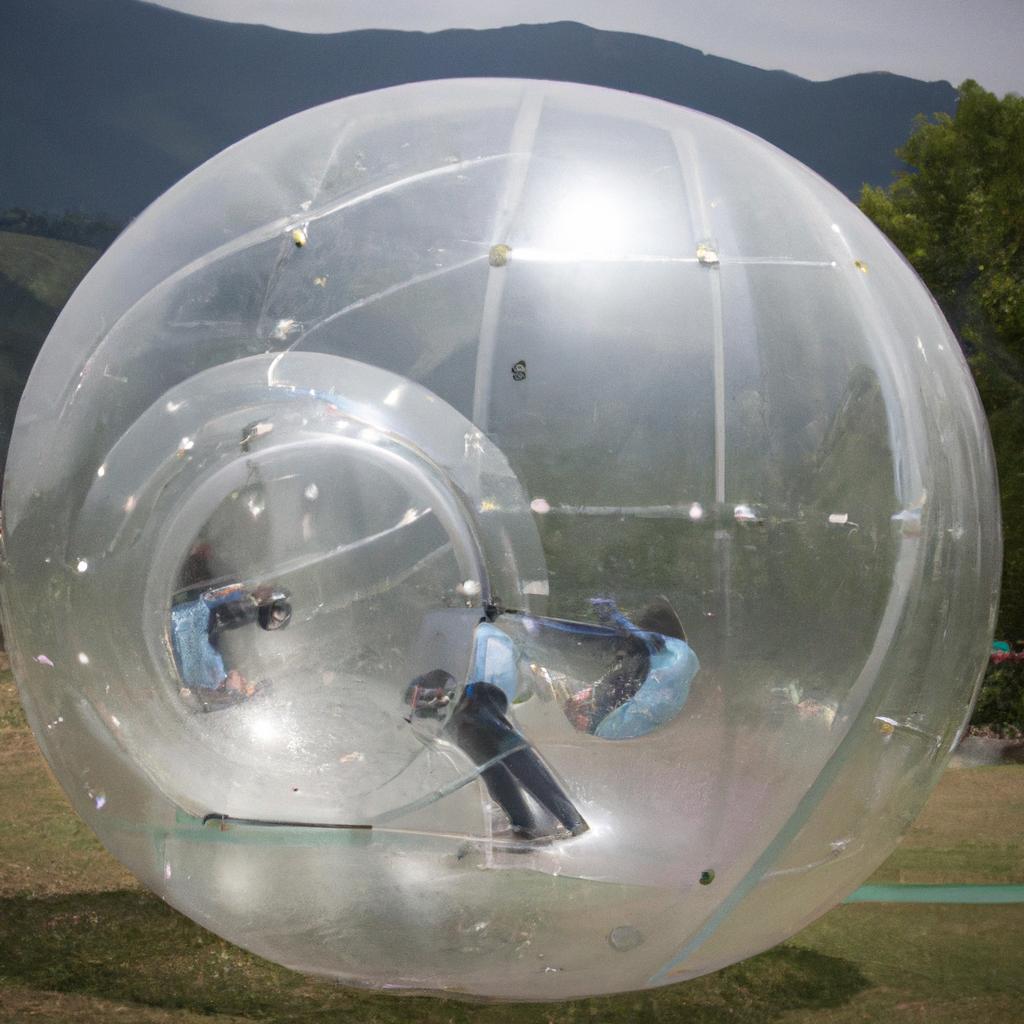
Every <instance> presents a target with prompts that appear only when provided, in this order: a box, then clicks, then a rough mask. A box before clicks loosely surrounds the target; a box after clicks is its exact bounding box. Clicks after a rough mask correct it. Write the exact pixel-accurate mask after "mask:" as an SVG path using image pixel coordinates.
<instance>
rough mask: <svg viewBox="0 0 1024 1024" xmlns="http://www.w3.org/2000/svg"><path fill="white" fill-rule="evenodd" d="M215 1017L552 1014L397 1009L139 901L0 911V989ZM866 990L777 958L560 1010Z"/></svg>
mask: <svg viewBox="0 0 1024 1024" xmlns="http://www.w3.org/2000/svg"><path fill="white" fill-rule="evenodd" d="M3 985H18V986H23V987H27V988H31V989H37V990H43V991H59V992H65V993H76V994H82V995H92V996H102V997H103V998H105V999H109V1000H114V1001H119V1002H123V1003H130V1004H135V1005H144V1006H151V1007H160V1008H163V1009H181V1010H186V1009H187V1010H190V1011H192V1012H193V1013H211V1014H212V1013H218V1014H228V1015H232V1016H235V1017H241V1018H248V1019H252V1020H257V1021H282V1022H290V1021H304V1022H306V1021H313V1022H325V1021H328V1020H341V1019H344V1020H345V1021H354V1022H359V1021H370V1020H372V1021H374V1022H375V1024H390V1022H395V1024H398V1022H402V1024H405V1022H408V1021H410V1020H413V1019H415V1020H418V1021H427V1022H437V1024H440V1022H442V1021H444V1022H446V1024H447V1022H450V1024H463V1022H466V1024H468V1022H470V1021H474V1022H477V1021H482V1022H490V1021H493V1022H495V1024H497V1022H499V1021H500V1022H502V1024H505V1022H532V1021H537V1022H538V1024H539V1022H547V1021H549V1020H550V1019H551V1017H552V1007H551V1005H550V1004H548V1005H547V1006H544V1005H537V1004H533V1005H530V1004H516V1005H507V1004H505V1005H487V1004H469V1003H462V1002H455V1001H452V1000H449V999H434V998H426V997H407V998H399V997H395V996H390V995H384V994H378V993H370V992H362V991H360V990H357V989H349V988H343V987H341V986H339V985H336V984H333V983H331V982H329V981H324V980H320V979H314V978H309V977H306V976H304V975H300V974H296V973H294V972H292V971H288V970H285V969H284V968H282V967H277V966H275V965H274V964H271V963H268V962H267V961H265V960H261V959H260V958H258V957H255V956H252V955H250V954H248V953H245V952H244V951H243V950H241V949H238V948H237V947H235V946H232V945H231V944H230V943H227V942H224V941H222V940H221V939H218V938H216V937H215V936H213V935H211V934H210V933H209V932H207V931H204V930H203V929H202V928H200V927H198V926H197V925H195V924H193V923H191V922H190V921H189V920H188V919H187V918H185V917H183V916H181V915H180V914H178V913H176V912H175V911H174V910H172V909H170V908H169V907H168V906H167V905H166V904H164V903H162V902H161V901H160V900H158V899H157V898H156V897H154V896H151V895H149V894H147V893H140V892H126V891H118V892H103V893H91V894H81V893H75V894H70V895H67V896H56V897H47V898H33V897H28V896H25V897H14V898H10V899H5V900H0V986H3ZM868 985H869V982H868V981H867V979H866V978H865V977H864V976H863V975H862V974H861V973H860V971H859V970H858V969H857V968H856V967H855V966H854V965H853V964H852V963H850V962H849V961H846V960H843V959H840V958H837V957H830V956H826V955H823V954H821V953H817V952H813V951H810V950H804V949H796V948H794V947H789V946H780V947H778V948H776V949H774V950H771V951H769V952H768V953H764V954H762V955H761V956H758V957H755V958H753V959H752V960H748V961H746V962H744V963H742V964H737V965H735V966H733V967H730V968H727V969H726V970H724V971H720V972H718V973H717V974H713V975H709V976H707V977H704V978H698V979H697V980H696V981H691V982H688V983H686V984H683V985H676V986H673V987H671V988H666V989H659V990H656V991H652V992H645V993H636V994H627V995H622V996H613V997H606V998H596V999H585V1000H577V1001H575V1002H571V1003H563V1004H559V1006H558V1009H557V1010H556V1011H554V1015H555V1016H556V1017H557V1018H558V1019H560V1020H564V1021H577V1020H578V1021H602V1022H604V1021H607V1022H623V1024H625V1022H627V1021H628V1022H636V1024H648V1022H667V1021H676V1020H679V1019H683V1018H685V1020H686V1021H687V1022H688V1024H690V1022H692V1024H712V1022H717V1021H726V1020H728V1021H730V1022H731V1024H747V1022H750V1024H755V1022H757V1024H763V1022H765V1021H770V1020H773V1019H775V1018H777V1017H778V1016H779V1015H780V1014H781V1013H783V1012H784V1011H786V1010H791V1009H814V1008H829V1007H838V1006H842V1005H843V1004H845V1003H846V1002H848V1001H849V1000H850V999H851V998H853V996H855V995H856V994H857V993H858V992H860V991H862V990H863V989H865V988H866V987H868Z"/></svg>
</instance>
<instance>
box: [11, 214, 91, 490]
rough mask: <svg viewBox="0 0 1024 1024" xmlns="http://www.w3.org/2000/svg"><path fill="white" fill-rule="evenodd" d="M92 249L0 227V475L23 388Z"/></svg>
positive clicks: (88, 260) (86, 263) (88, 259)
mask: <svg viewBox="0 0 1024 1024" xmlns="http://www.w3.org/2000/svg"><path fill="white" fill-rule="evenodd" d="M99 255H100V254H99V252H98V250H96V249H89V248H86V247H85V246H84V245H74V244H72V243H71V242H57V241H54V240H53V239H50V238H37V237H34V236H31V235H18V234H12V233H11V232H7V231H0V311H2V313H0V477H2V475H3V466H4V462H5V460H6V457H7V445H8V443H9V441H10V436H11V426H12V425H13V423H14V414H15V411H16V410H17V407H18V400H19V398H20V397H21V391H22V388H23V387H24V386H25V381H26V380H27V379H28V374H29V371H30V370H31V369H32V363H33V362H34V361H35V358H36V355H37V354H38V352H39V348H40V346H41V345H42V343H43V339H44V338H45V337H46V335H47V334H48V333H49V331H50V328H51V327H52V326H53V322H54V320H56V319H57V314H58V313H60V311H61V309H62V308H63V306H64V303H65V302H67V300H68V297H69V296H70V295H71V293H72V292H73V291H74V290H75V288H76V287H77V285H78V282H79V281H81V279H82V278H83V277H85V275H86V273H87V272H88V270H89V268H90V267H91V266H92V265H93V263H95V262H96V260H97V259H99Z"/></svg>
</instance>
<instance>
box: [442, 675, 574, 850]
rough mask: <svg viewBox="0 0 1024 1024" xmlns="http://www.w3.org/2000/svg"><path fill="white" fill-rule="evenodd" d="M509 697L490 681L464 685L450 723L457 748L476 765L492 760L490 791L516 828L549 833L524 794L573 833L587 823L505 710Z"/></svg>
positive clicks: (527, 833) (534, 834)
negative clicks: (540, 822) (538, 820)
mask: <svg viewBox="0 0 1024 1024" xmlns="http://www.w3.org/2000/svg"><path fill="white" fill-rule="evenodd" d="M507 708H508V698H507V697H506V696H505V693H504V691H503V690H501V689H500V688H499V687H497V686H494V685H492V684H491V683H472V684H470V685H469V686H467V687H466V689H465V691H464V692H463V695H462V697H461V699H460V700H459V703H458V704H457V705H456V707H455V710H454V711H453V712H452V717H451V719H450V721H449V723H448V727H449V729H451V730H452V731H453V732H454V735H455V741H456V743H458V745H459V747H461V749H462V750H464V751H465V752H466V753H467V754H468V755H469V757H471V758H472V759H473V761H474V763H475V764H478V765H483V764H487V763H488V762H489V761H494V759H495V758H500V760H497V761H494V763H493V764H491V765H489V766H488V767H487V768H484V769H483V771H482V772H481V773H480V775H481V778H483V780H484V784H485V785H486V786H487V791H488V792H489V793H490V794H491V796H492V797H493V799H494V800H495V802H496V803H498V804H499V805H500V806H501V808H502V810H504V812H505V813H506V814H507V815H508V817H509V821H510V822H511V823H512V828H513V830H514V831H515V832H517V833H519V834H522V835H525V836H529V837H537V836H540V835H543V834H545V829H543V828H542V827H541V826H540V825H539V824H538V822H537V818H536V815H535V814H534V812H533V809H532V808H531V806H530V804H529V802H528V801H527V799H526V795H525V794H526V793H529V795H530V796H531V797H533V799H534V800H535V801H536V802H537V804H539V805H540V806H541V807H542V808H543V809H544V810H546V811H547V812H548V813H549V814H550V815H551V816H552V817H553V818H555V819H556V820H557V821H558V822H560V823H561V824H562V826H563V827H564V828H565V829H566V830H567V831H568V832H570V833H571V834H572V835H574V836H578V835H580V834H581V833H583V832H586V831H587V829H588V828H589V826H588V825H587V823H586V822H585V821H584V820H583V816H582V815H581V814H580V812H579V811H578V810H577V809H576V807H575V806H574V804H573V802H572V801H571V800H570V799H569V797H568V796H567V795H566V793H565V791H564V790H563V789H562V787H561V786H560V785H559V784H558V780H557V779H556V778H555V777H554V775H552V774H551V771H550V769H549V768H548V766H547V765H546V764H545V763H544V762H543V760H541V757H540V755H539V754H538V753H537V752H536V751H535V750H534V749H533V747H531V746H530V745H529V743H528V742H527V740H526V739H525V738H524V737H523V735H522V734H521V733H520V732H519V731H518V730H517V729H516V727H515V726H514V725H513V724H512V722H511V721H509V719H508V717H507V716H506V714H505V711H506V710H507Z"/></svg>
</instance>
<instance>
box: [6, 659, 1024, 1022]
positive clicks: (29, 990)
mask: <svg viewBox="0 0 1024 1024" xmlns="http://www.w3.org/2000/svg"><path fill="white" fill-rule="evenodd" d="M5 667H6V666H5V664H4V665H0V1022H7V1021H9V1022H14V1021H18V1022H22V1021H38V1022H61V1024H94V1022H99V1021H130V1022H139V1024H151V1022H152V1024H164V1022H167V1024H171V1022H174V1024H196V1022H199V1021H204V1022H209V1021H210V1020H211V1018H212V1016H213V1015H216V1017H215V1019H216V1021H217V1022H218V1024H235V1022H238V1024H241V1022H249V1021H281V1022H300V1021H301V1022H313V1024H316V1022H326V1021H346V1022H347V1021H352V1022H357V1024H370V1022H372V1024H390V1022H407V1021H427V1022H431V1024H462V1022H468V1021H473V1022H481V1024H491V1022H493V1024H505V1022H509V1024H518V1022H524V1024H525V1022H536V1024H548V1022H554V1021H559V1022H562V1021H573V1022H576V1021H578V1022H604V1021H607V1022H621V1024H627V1022H631V1024H632V1022H635V1024H645V1022H676V1021H679V1022H687V1024H690V1022H692V1024H711V1022H718V1021H729V1022H733V1024H748V1022H749V1024H765V1022H779V1024H801V1022H810V1021H814V1022H834V1024H848V1022H849V1024H853V1022H862V1021H886V1022H888V1021H892V1020H896V1021H907V1022H917V1021H928V1022H929V1024H932V1022H935V1024H946V1022H949V1024H952V1022H960V1021H965V1022H971V1024H980V1022H985V1024H989V1022H995V1024H1001V1022H1011V1021H1014V1022H1017V1021H1022V1020H1024V952H1022V950H1024V905H1022V904H1017V905H1011V906H956V905H939V906H918V905H907V906H904V905H887V904H858V905H851V906H842V907H839V908H837V909H836V910H833V911H832V912H831V913H829V914H827V915H826V916H825V917H824V918H822V919H821V920H820V921H818V922H817V923H816V924H814V925H812V926H811V927H810V928H808V929H806V930H805V931H803V932H801V933H800V934H799V935H797V936H795V937H794V938H793V939H791V940H790V941H789V942H787V943H784V944H783V945H781V946H778V947H776V948H775V949H773V950H770V951H769V952H767V953H764V954H762V955H761V956H758V957H755V958H753V959H751V960H748V961H746V962H744V963H741V964H737V965H735V966H733V967H730V968H727V969H726V970H723V971H719V972H718V973H717V974H713V975H709V976H707V977H704V978H699V979H697V980H696V981H692V982H688V983H685V984H682V985H676V986H673V987H669V988H664V989H659V990H656V991H653V992H647V993H642V994H637V995H625V996H617V997H613V998H602V999H588V1000H579V1001H576V1002H571V1003H561V1004H548V1005H536V1004H534V1005H512V1006H509V1005H475V1004H468V1003H460V1002H453V1001H450V1000H445V999H430V998H422V997H415V998H412V997H404V998H403V997H396V996H389V995H371V994H366V993H362V992H358V991H354V990H351V989H345V988H341V987H339V986H337V985H334V984H331V983H329V982H325V981H322V980H318V979H310V978H306V977H304V976H302V975H298V974H294V973H292V972H290V971H286V970H284V969H283V968H280V967H276V966H274V965H273V964H269V963H267V962H266V961H263V960H260V959H258V958H257V957H254V956H251V955H250V954H248V953H244V952H242V951H241V950H239V949H237V948H235V947H234V946H231V945H230V944H228V943H226V942H223V941H222V940H220V939H218V938H216V937H215V936H213V935H211V934H210V933H209V932H206V931H204V930H203V929H201V928H199V927H198V926H197V925H194V924H192V923H191V922H190V921H188V920H187V919H186V918H184V917H182V916H181V915H179V914H177V913H176V912H175V911H173V910H171V909H170V908H169V907H167V906H166V905H165V904H164V903H162V902H161V901H160V900H159V899H157V898H156V897H154V896H152V895H150V894H149V893H147V892H146V891H145V890H143V889H141V888H140V887H139V886H138V885H137V883H135V881H134V880H133V878H132V877H131V876H130V875H129V874H127V873H126V872H125V871H124V870H123V869H122V868H121V867H120V866H119V865H118V864H117V863H116V862H115V861H114V860H113V859H112V858H111V857H110V856H109V855H108V854H106V853H105V852H104V851H103V849H102V848H101V847H100V845H99V844H98V842H97V841H96V840H95V839H94V838H93V836H92V833H91V832H89V831H88V830H87V829H86V828H85V826H84V825H82V824H81V823H80V822H79V820H78V818H77V817H76V816H75V815H74V814H73V813H72V812H71V810H70V809H69V808H68V806H67V803H66V801H65V800H64V797H63V795H62V794H61V792H60V790H59V789H58V788H57V786H56V785H55V783H54V782H53V781H52V779H51V778H50V776H49V774H48V772H47V770H46V767H45V765H44V764H43V761H42V758H41V757H40V755H39V753H38V750H37V748H36V745H35V742H34V740H33V739H32V736H31V734H30V732H29V731H28V729H27V727H26V726H25V723H24V719H23V717H22V715H21V710H20V706H19V705H18V700H17V695H16V693H15V689H14V685H13V683H12V681H11V677H10V674H9V673H8V672H6V671H3V668H5ZM872 881H873V882H894V881H903V882H1013V883H1024V766H1005V767H1004V766H1001V767H991V768H962V769H956V770H951V771H949V772H947V773H946V776H945V777H944V779H943V780H942V783H941V784H940V785H939V787H938V789H937V790H936V792H935V794H934V795H933V797H932V799H931V801H930V802H929V804H928V806H927V807H926V809H925V811H924V813H923V814H922V815H921V817H920V819H919V820H918V822H917V824H916V825H915V826H914V828H913V830H912V831H911V832H910V834H909V835H908V836H907V838H906V839H905V840H904V842H903V844H902V845H901V846H900V848H899V849H898V850H897V851H896V852H895V853H894V854H893V856H892V857H891V858H890V859H889V860H888V861H887V862H886V864H884V865H883V866H882V867H881V868H880V869H879V871H878V872H877V874H876V875H875V877H874V878H873V879H872Z"/></svg>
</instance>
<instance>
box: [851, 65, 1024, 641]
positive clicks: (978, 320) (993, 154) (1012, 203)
mask: <svg viewBox="0 0 1024 1024" xmlns="http://www.w3.org/2000/svg"><path fill="white" fill-rule="evenodd" d="M959 92H960V98H959V102H958V104H957V109H956V114H955V115H954V116H952V117H950V116H949V115H948V114H938V115H936V117H935V118H934V119H932V120H929V119H927V118H925V117H919V118H918V120H917V122H916V123H915V126H914V129H913V132H912V133H911V135H910V138H909V139H908V140H907V142H906V144H905V145H904V146H903V147H902V148H901V149H899V150H897V151H896V152H897V155H898V156H899V157H900V158H901V159H902V160H903V161H904V162H905V163H906V164H908V165H909V169H908V170H906V171H905V172H902V173H901V174H899V175H898V176H897V178H896V180H895V181H894V182H893V184H892V185H891V186H890V187H889V188H884V189H883V188H872V187H870V186H865V187H864V190H863V192H862V193H861V199H860V207H861V209H862V210H863V211H864V212H865V213H866V214H867V215H868V216H869V217H870V218H871V219H872V220H873V221H874V222H875V223H876V224H877V225H878V226H879V227H880V228H881V229H882V230H883V231H884V232H885V233H886V234H887V235H888V236H889V238H891V239H892V241H893V242H894V243H895V244H896V245H897V246H898V247H899V248H900V249H901V250H902V251H903V253H904V255H906V257H907V258H908V259H909V260H910V262H911V263H912V264H913V265H914V267H915V268H916V269H917V271H918V273H919V274H920V275H921V276H922V278H924V281H925V283H926V284H927V285H928V287H929V288H930V289H931V290H932V293H933V294H934V295H935V297H936V299H937V300H938V301H939V304H940V306H942V309H943V311H944V312H945V314H946V317H947V318H948V319H949V321H950V324H951V325H952V327H953V330H954V331H955V332H956V334H957V337H958V338H959V340H960V344H961V346H962V347H963V350H964V353H965V354H966V356H967V359H968V362H969V363H970V366H971V370H972V372H973V373H974V379H975V382H976V383H977V385H978V390H979V392H980V393H981V398H982V402H983V403H984V405H985V410H986V412H987V414H988V418H989V427H990V429H991V431H992V441H993V444H994V447H995V451H996V463H997V466H998V469H999V478H1000V492H1001V498H1002V509H1003V538H1004V545H1005V554H1004V566H1003V589H1002V602H1001V608H1000V621H999V627H998V633H999V634H1000V635H1003V636H1008V637H1011V638H1012V639H1020V638H1024V98H1022V97H1020V96H1017V95H1015V94H1013V93H1011V94H1009V95H1007V96H1005V97H1003V99H999V98H998V97H997V96H994V95H993V94H992V93H990V92H987V91H986V90H985V89H983V88H982V87H981V86H980V85H978V83H977V82H973V81H970V80H968V81H966V82H964V83H963V85H961V86H960V90H959Z"/></svg>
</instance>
